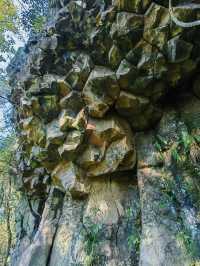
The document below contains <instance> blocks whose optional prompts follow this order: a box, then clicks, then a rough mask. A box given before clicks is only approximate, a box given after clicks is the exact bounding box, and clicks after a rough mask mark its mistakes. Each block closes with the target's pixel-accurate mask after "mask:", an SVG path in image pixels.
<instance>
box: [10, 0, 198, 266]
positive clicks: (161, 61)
mask: <svg viewBox="0 0 200 266" xmlns="http://www.w3.org/2000/svg"><path fill="white" fill-rule="evenodd" d="M167 2H168V1H158V0H157V1H152V0H113V1H111V0H101V1H90V0H86V1H72V0H71V1H66V2H65V3H64V7H63V8H60V9H59V10H58V12H57V13H56V15H55V16H53V17H52V18H50V19H49V23H48V25H47V27H46V28H45V30H44V32H43V34H42V35H41V36H39V37H36V38H35V39H31V40H30V41H29V42H28V44H27V46H26V49H25V55H24V56H23V58H24V59H23V63H22V64H20V61H19V62H18V61H17V60H18V59H16V62H15V64H14V67H13V68H12V67H10V70H9V71H10V77H11V85H12V86H13V93H12V100H13V101H14V102H15V106H16V124H17V130H18V135H19V146H18V151H17V158H18V177H17V178H16V183H17V184H18V188H19V189H20V190H21V191H22V198H21V202H20V206H19V209H18V211H17V219H16V222H17V237H18V243H17V245H16V248H15V252H14V254H12V260H11V265H13V266H22V265H23V266H39V265H41V266H45V265H48V266H78V265H79V266H81V265H82V266H92V265H93V266H104V265H106V266H131V265H133V266H134V265H140V266H192V265H196V266H197V265H200V205H199V203H200V167H199V162H200V79H199V61H200V45H199V43H200V35H199V32H200V31H199V28H191V29H183V28H181V27H178V26H177V25H175V24H174V23H173V22H172V21H171V18H170V15H169V10H168V8H167ZM179 4H180V2H179ZM54 13H55V12H53V14H54ZM174 14H175V15H176V17H177V18H178V19H180V20H181V21H184V22H188V21H193V20H195V19H198V18H199V17H200V9H198V8H196V7H195V8H188V6H186V5H179V6H177V7H176V8H174Z"/></svg>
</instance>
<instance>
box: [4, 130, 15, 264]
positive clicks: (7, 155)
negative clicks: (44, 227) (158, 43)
mask: <svg viewBox="0 0 200 266" xmlns="http://www.w3.org/2000/svg"><path fill="white" fill-rule="evenodd" d="M14 145H15V136H14V135H8V136H7V137H6V138H5V139H4V142H3V145H2V146H1V148H0V264H1V265H5V266H6V265H7V263H8V261H9V256H10V250H11V248H12V246H14V242H15V224H14V221H15V219H14V216H15V209H16V205H17V202H18V197H19V195H18V193H17V192H16V190H15V188H14V186H13V183H12V176H13V173H12V167H13V163H14V158H13V149H14Z"/></svg>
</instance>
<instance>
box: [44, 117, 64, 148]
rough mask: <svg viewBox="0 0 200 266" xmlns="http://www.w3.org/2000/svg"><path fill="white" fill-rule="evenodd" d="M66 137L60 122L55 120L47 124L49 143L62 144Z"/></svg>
mask: <svg viewBox="0 0 200 266" xmlns="http://www.w3.org/2000/svg"><path fill="white" fill-rule="evenodd" d="M64 139H65V134H64V133H63V132H62V131H61V130H60V127H59V123H58V121H57V120H54V121H53V122H51V123H50V124H48V125H47V142H48V145H49V144H55V145H61V144H62V143H63V141H64Z"/></svg>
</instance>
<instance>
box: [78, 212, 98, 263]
mask: <svg viewBox="0 0 200 266" xmlns="http://www.w3.org/2000/svg"><path fill="white" fill-rule="evenodd" d="M92 212H93V214H92V217H89V216H87V217H86V218H85V223H84V224H83V230H82V235H83V238H84V250H85V253H86V257H85V261H84V266H96V265H99V264H100V262H101V255H100V253H99V249H98V246H99V241H100V237H101V232H102V224H100V223H95V222H93V218H95V217H96V216H97V215H98V212H99V210H96V209H94V210H93V211H92Z"/></svg>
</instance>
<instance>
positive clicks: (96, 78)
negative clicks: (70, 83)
mask: <svg viewBox="0 0 200 266" xmlns="http://www.w3.org/2000/svg"><path fill="white" fill-rule="evenodd" d="M118 95H119V86H118V84H117V80H116V77H115V73H114V72H113V71H111V70H110V69H107V68H104V67H95V69H94V70H93V71H92V73H91V74H90V76H89V78H88V81H87V83H86V84H85V87H84V89H83V97H84V100H85V103H86V104H87V106H88V110H89V114H90V115H91V116H93V117H103V116H104V115H105V113H106V112H107V111H108V110H109V108H110V107H111V106H112V105H113V103H114V101H115V100H116V99H117V97H118Z"/></svg>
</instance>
